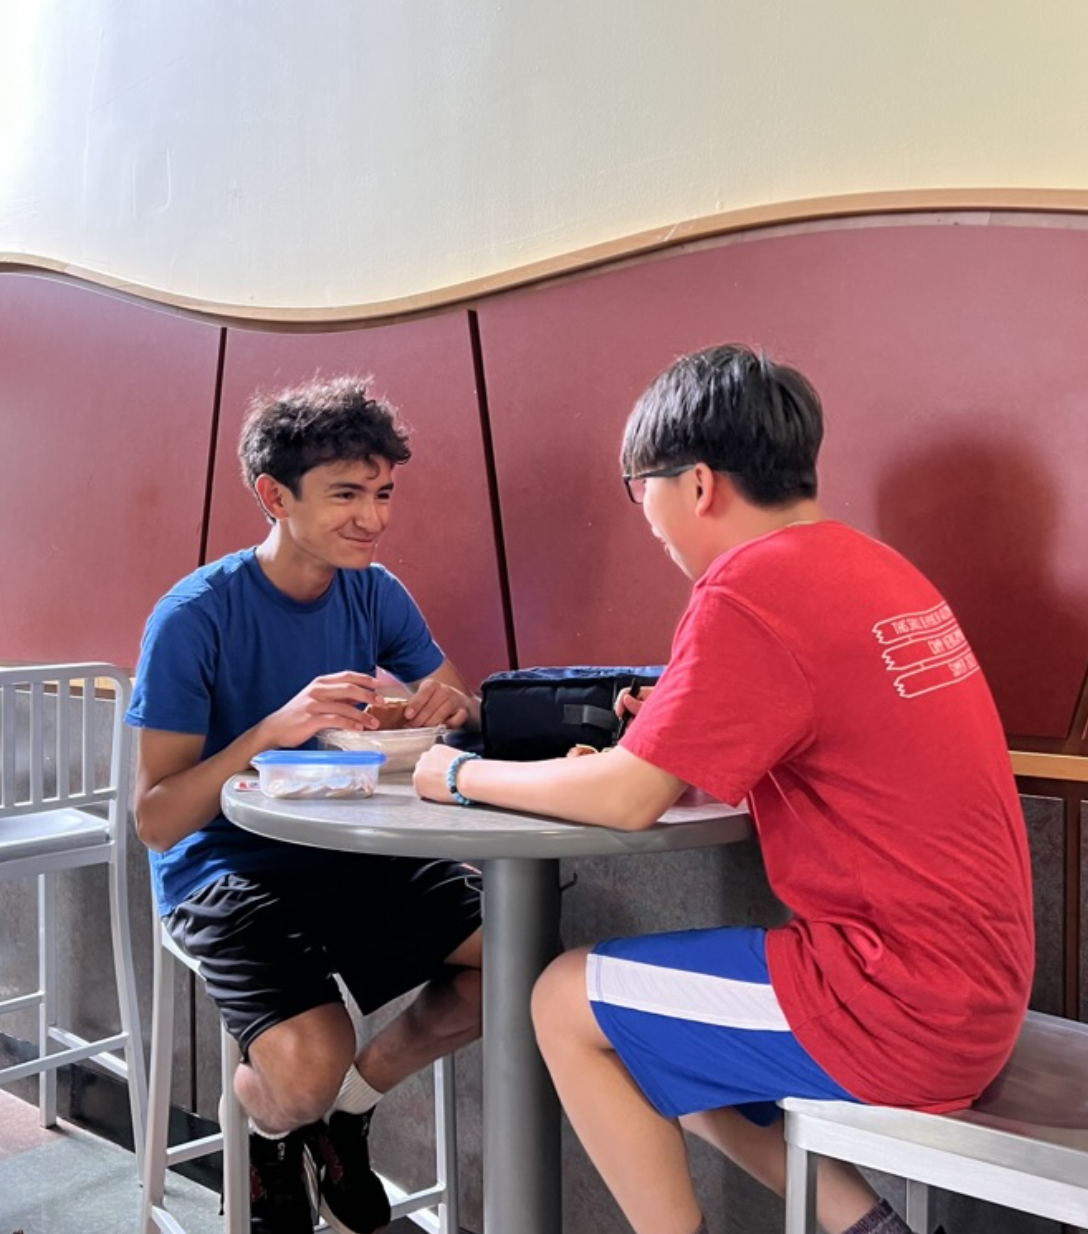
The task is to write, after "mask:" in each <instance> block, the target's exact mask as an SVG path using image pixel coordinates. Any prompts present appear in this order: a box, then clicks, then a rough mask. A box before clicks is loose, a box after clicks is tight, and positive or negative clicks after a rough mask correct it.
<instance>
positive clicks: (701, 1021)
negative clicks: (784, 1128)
mask: <svg viewBox="0 0 1088 1234" xmlns="http://www.w3.org/2000/svg"><path fill="white" fill-rule="evenodd" d="M766 939H767V933H766V931H765V930H758V929H735V930H734V929H727V930H683V931H679V932H677V933H674V934H649V935H644V936H642V937H639V938H618V939H612V940H611V941H609V942H605V943H600V944H599V945H598V946H597V947H595V948H594V950H593V952H592V953H591V954H590V956H589V957H588V961H587V968H586V989H587V993H588V995H589V999H590V1003H591V1005H592V1007H593V1011H594V1014H595V1015H596V1017H597V1023H598V1024H599V1025H600V1027H601V1031H602V1032H603V1033H604V1035H605V1036H606V1037H607V1038H608V1040H609V1042H610V1043H611V1045H612V1047H613V1048H614V1049H615V1051H616V1053H617V1054H618V1055H619V1057H620V1059H621V1060H622V1062H623V1064H624V1066H625V1067H626V1068H627V1070H628V1071H629V1072H630V1073H631V1075H632V1076H633V1077H634V1079H635V1081H636V1083H637V1084H638V1085H639V1087H640V1088H641V1089H642V1091H643V1092H644V1093H645V1094H646V1096H647V1097H648V1098H649V1100H650V1101H651V1102H652V1103H653V1105H654V1106H655V1107H656V1108H657V1109H658V1110H659V1111H660V1112H661V1113H662V1114H664V1115H666V1117H669V1118H676V1117H679V1116H680V1115H681V1114H694V1113H695V1112H697V1111H699V1110H716V1109H718V1108H719V1107H721V1106H735V1107H737V1108H738V1109H739V1110H740V1112H741V1113H742V1114H743V1115H744V1116H745V1117H746V1118H748V1119H750V1120H751V1121H752V1122H754V1123H758V1124H760V1125H761V1126H767V1125H769V1124H770V1123H772V1122H774V1120H775V1118H777V1116H778V1108H777V1106H776V1105H775V1102H777V1101H778V1100H780V1099H781V1098H783V1097H810V1098H814V1099H819V1100H825V1101H856V1100H857V1098H856V1097H854V1096H853V1095H852V1094H850V1093H848V1092H847V1091H846V1089H844V1088H843V1087H842V1086H841V1085H839V1084H838V1083H836V1082H835V1080H833V1079H832V1078H831V1076H829V1075H828V1074H827V1072H826V1071H824V1069H823V1068H822V1067H821V1066H819V1064H818V1063H817V1062H816V1061H815V1060H814V1059H813V1058H812V1057H811V1056H810V1055H809V1054H807V1053H806V1052H805V1050H804V1049H803V1048H802V1046H801V1044H800V1043H799V1042H798V1040H797V1038H796V1037H795V1036H794V1035H793V1033H792V1032H791V1031H790V1027H789V1025H788V1024H787V1023H786V1017H785V1015H784V1014H783V1012H782V1008H781V1007H780V1006H779V1003H778V998H777V997H776V995H775V992H774V990H773V989H771V981H770V976H769V974H768V972H767V955H766Z"/></svg>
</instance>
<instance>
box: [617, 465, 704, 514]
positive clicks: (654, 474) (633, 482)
mask: <svg viewBox="0 0 1088 1234" xmlns="http://www.w3.org/2000/svg"><path fill="white" fill-rule="evenodd" d="M694 466H695V464H694V463H684V464H683V465H682V466H680V467H658V468H657V469H656V471H640V472H639V473H638V475H637V476H633V475H629V474H625V475H624V477H623V487H624V488H625V489H626V490H627V496H628V497H629V498H630V499H631V500H632V501H633V502H634V503H635V505H636V506H640V505H642V500H643V498H644V497H645V496H646V481H647V480H665V479H668V478H671V477H672V476H682V475H683V474H684V472H685V471H691V469H692V468H693V467H694Z"/></svg>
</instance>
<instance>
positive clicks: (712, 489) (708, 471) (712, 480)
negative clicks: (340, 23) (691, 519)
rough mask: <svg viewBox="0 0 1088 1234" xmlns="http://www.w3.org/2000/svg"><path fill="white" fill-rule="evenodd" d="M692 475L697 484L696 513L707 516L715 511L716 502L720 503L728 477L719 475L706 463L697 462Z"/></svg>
mask: <svg viewBox="0 0 1088 1234" xmlns="http://www.w3.org/2000/svg"><path fill="white" fill-rule="evenodd" d="M692 475H693V477H694V484H695V514H696V516H697V517H701V518H705V517H706V516H707V515H709V514H711V513H713V511H714V508H715V504H716V503H719V504H720V502H721V499H722V496H723V495H724V494H723V490H724V483H723V482H724V481H725V480H726V477H725V476H721V475H719V474H718V473H717V472H716V471H714V470H713V469H712V468H710V467H708V466H707V465H706V463H696V464H695V466H694V468H693V469H692Z"/></svg>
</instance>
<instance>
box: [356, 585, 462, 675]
mask: <svg viewBox="0 0 1088 1234" xmlns="http://www.w3.org/2000/svg"><path fill="white" fill-rule="evenodd" d="M371 569H374V567H371ZM376 616H377V640H376V646H377V655H376V659H377V663H378V664H379V665H380V666H381V667H382V668H384V669H385V670H386V672H388V673H392V674H393V676H394V677H396V678H397V679H398V680H399V681H406V682H407V681H420V680H421V679H422V678H424V677H426V676H427V675H428V674H430V673H433V672H434V671H435V670H436V669H438V668H440V667H441V666H442V664H443V662H444V661H445V659H446V657H445V654H444V653H443V651H442V648H441V647H439V645H438V644H437V643H436V642H435V640H434V638H433V636H432V635H431V631H430V629H429V628H428V626H427V623H426V621H425V620H424V619H423V614H422V613H421V612H420V611H419V606H418V605H417V604H416V602H415V600H413V599H412V597H411V595H410V594H409V592H408V588H407V587H405V586H404V584H403V583H402V582H401V581H400V579H398V578H397V577H396V576H395V575H393V574H390V573H389V572H388V571H387V570H383V571H382V572H381V584H380V589H379V593H378V604H377V613H376Z"/></svg>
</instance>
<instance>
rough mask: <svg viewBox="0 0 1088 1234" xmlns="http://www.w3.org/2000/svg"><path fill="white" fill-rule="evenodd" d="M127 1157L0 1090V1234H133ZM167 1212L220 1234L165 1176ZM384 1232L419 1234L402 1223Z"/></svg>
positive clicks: (193, 1231) (192, 1193)
mask: <svg viewBox="0 0 1088 1234" xmlns="http://www.w3.org/2000/svg"><path fill="white" fill-rule="evenodd" d="M139 1204H140V1192H139V1187H138V1184H137V1182H136V1168H135V1165H134V1162H133V1158H132V1154H131V1153H128V1152H125V1151H124V1150H123V1149H121V1148H118V1147H117V1146H116V1145H114V1144H110V1143H109V1142H108V1141H106V1140H103V1139H101V1138H100V1137H98V1136H96V1135H91V1134H90V1133H89V1132H87V1131H83V1130H81V1129H80V1128H78V1127H74V1126H72V1125H71V1124H70V1123H61V1124H59V1126H58V1127H57V1128H56V1129H54V1130H50V1131H44V1130H42V1128H41V1127H39V1126H38V1111H37V1109H36V1108H35V1107H34V1106H31V1105H28V1104H27V1103H26V1102H23V1101H19V1100H18V1099H17V1098H15V1097H12V1096H11V1095H10V1094H9V1093H6V1092H4V1091H3V1090H0V1234H129V1232H131V1234H137V1231H138V1226H139V1220H138V1218H139ZM167 1207H168V1208H169V1209H170V1211H171V1212H172V1214H173V1215H174V1217H175V1218H176V1219H177V1220H178V1221H179V1222H180V1223H181V1225H182V1226H183V1227H184V1228H185V1230H186V1231H187V1234H223V1220H222V1218H221V1217H220V1216H219V1197H218V1196H217V1195H215V1194H213V1193H212V1192H211V1191H209V1190H208V1189H207V1188H206V1187H202V1186H200V1184H199V1183H194V1182H191V1181H190V1180H189V1179H186V1178H180V1177H178V1176H177V1175H174V1174H171V1175H170V1176H169V1178H168V1180H167ZM389 1234H420V1230H419V1227H418V1226H417V1225H414V1224H413V1223H412V1222H410V1221H408V1220H406V1219H405V1220H401V1221H398V1222H396V1223H394V1225H392V1226H390V1227H389Z"/></svg>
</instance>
